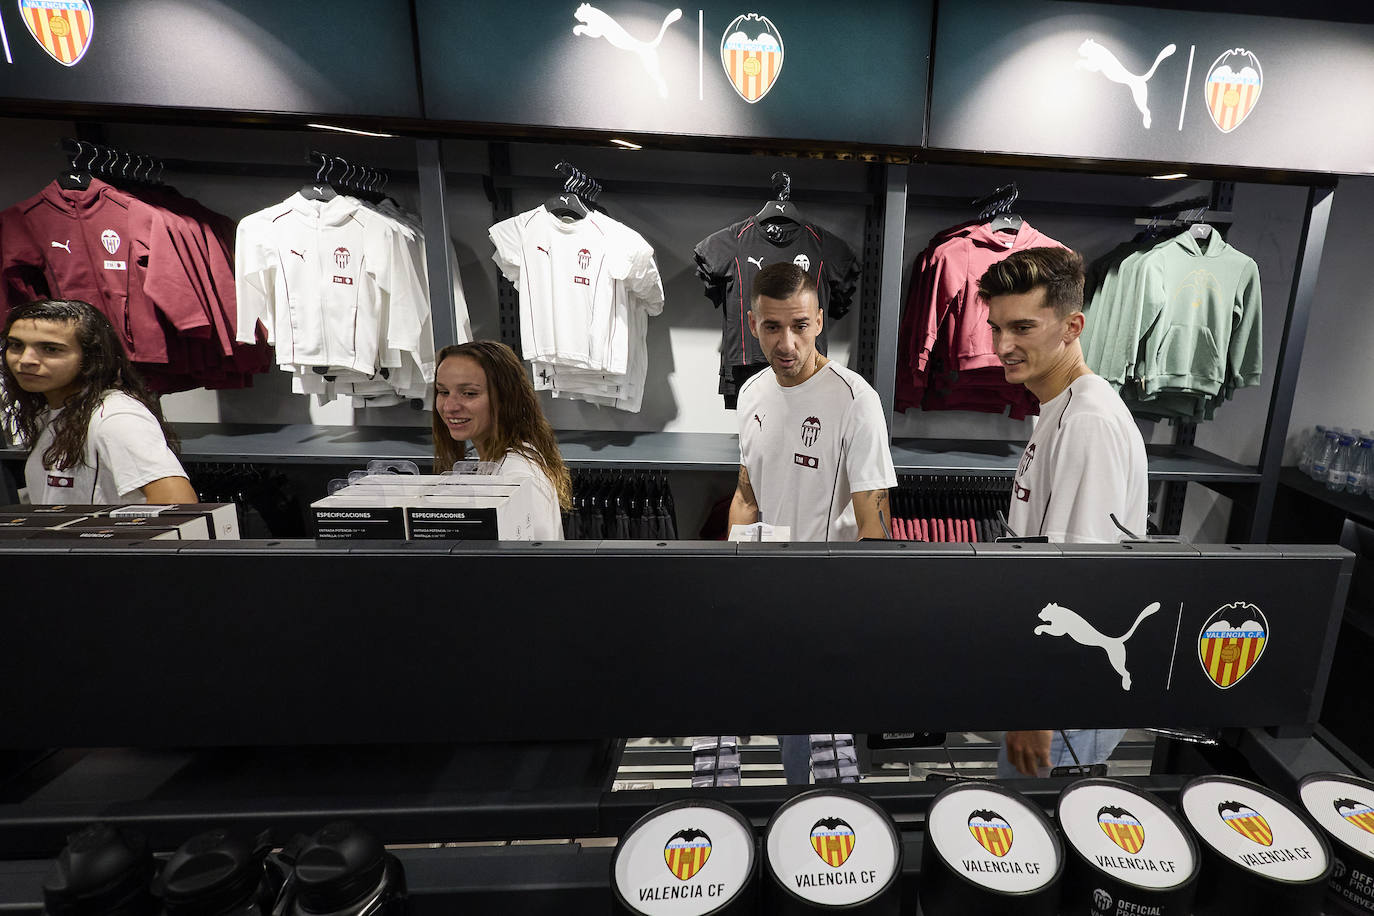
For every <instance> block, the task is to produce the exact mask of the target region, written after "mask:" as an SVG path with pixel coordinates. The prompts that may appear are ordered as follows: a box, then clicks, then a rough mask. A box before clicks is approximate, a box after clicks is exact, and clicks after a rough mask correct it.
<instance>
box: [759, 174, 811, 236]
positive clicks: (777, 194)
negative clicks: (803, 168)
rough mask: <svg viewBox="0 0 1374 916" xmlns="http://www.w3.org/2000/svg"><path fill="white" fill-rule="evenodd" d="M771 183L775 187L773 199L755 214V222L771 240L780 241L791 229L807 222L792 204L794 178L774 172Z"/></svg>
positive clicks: (770, 179)
mask: <svg viewBox="0 0 1374 916" xmlns="http://www.w3.org/2000/svg"><path fill="white" fill-rule="evenodd" d="M769 181H770V182H771V183H772V185H773V199H772V200H770V201H769V202H768V203H766V204H764V205H763V209H762V210H760V211H759V212H758V213H755V214H754V222H755V223H756V224H758V225H759V226H760V227H762V228H763V230H764V234H765V235H767V236H768V238H769V239H771V240H773V241H779V240H780V239H781V238H782V237H783V235H784V234H785V233H786V231H787V229H788V228H789V227H791V226H800V225H802V223H804V222H805V220H804V219H803V218H802V215H801V211H800V210H799V209H797V205H796V204H794V203H792V176H791V175H789V174H787V173H786V172H774V173H773V174H772V175H771V176H770V178H769Z"/></svg>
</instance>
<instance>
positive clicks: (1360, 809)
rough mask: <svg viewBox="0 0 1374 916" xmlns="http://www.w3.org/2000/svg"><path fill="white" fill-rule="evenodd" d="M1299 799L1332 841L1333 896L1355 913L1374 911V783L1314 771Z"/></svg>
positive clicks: (1330, 895)
mask: <svg viewBox="0 0 1374 916" xmlns="http://www.w3.org/2000/svg"><path fill="white" fill-rule="evenodd" d="M1298 797H1299V798H1300V799H1301V800H1302V806H1303V808H1304V809H1305V810H1306V811H1307V813H1308V814H1309V815H1311V817H1312V819H1313V820H1315V821H1316V822H1317V824H1318V826H1320V827H1321V829H1322V830H1323V831H1324V832H1325V834H1326V837H1327V839H1329V840H1330V841H1331V852H1332V856H1333V858H1334V863H1333V864H1334V867H1333V869H1332V872H1331V882H1330V884H1329V885H1328V886H1327V897H1328V899H1335V900H1337V901H1339V902H1340V904H1341V906H1342V907H1344V908H1345V909H1348V910H1351V911H1353V912H1356V913H1371V914H1374V782H1370V781H1369V780H1366V779H1359V778H1358V777H1355V776H1348V775H1346V774H1344V773H1315V774H1313V775H1311V776H1308V777H1307V778H1305V779H1304V780H1303V781H1302V782H1301V783H1299V785H1298ZM1328 909H1331V908H1330V907H1328Z"/></svg>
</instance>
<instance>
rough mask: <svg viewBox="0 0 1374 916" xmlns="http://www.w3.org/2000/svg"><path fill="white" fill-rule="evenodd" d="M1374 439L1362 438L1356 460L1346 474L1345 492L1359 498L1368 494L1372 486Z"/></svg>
mask: <svg viewBox="0 0 1374 916" xmlns="http://www.w3.org/2000/svg"><path fill="white" fill-rule="evenodd" d="M1372 461H1374V439H1371V438H1369V437H1368V436H1361V437H1360V439H1359V441H1358V443H1357V444H1356V448H1355V458H1354V459H1353V460H1352V461H1351V462H1350V469H1349V470H1348V471H1346V472H1345V491H1346V492H1347V493H1354V494H1355V495H1356V496H1358V495H1359V494H1361V493H1364V492H1366V491H1367V490H1368V489H1369V487H1370V484H1371V479H1374V478H1372V477H1371V475H1374V464H1371V462H1372Z"/></svg>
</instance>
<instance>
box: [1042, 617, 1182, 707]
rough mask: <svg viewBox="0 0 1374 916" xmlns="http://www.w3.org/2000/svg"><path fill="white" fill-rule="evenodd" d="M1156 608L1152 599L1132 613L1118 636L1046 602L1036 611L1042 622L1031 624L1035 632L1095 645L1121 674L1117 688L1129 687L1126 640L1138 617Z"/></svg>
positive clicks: (1130, 635)
mask: <svg viewBox="0 0 1374 916" xmlns="http://www.w3.org/2000/svg"><path fill="white" fill-rule="evenodd" d="M1157 610H1159V602H1158V601H1155V602H1152V603H1151V604H1149V605H1148V606H1146V608H1145V610H1143V611H1141V612H1140V613H1139V614H1138V615H1136V618H1135V623H1133V624H1131V628H1130V629H1129V630H1127V631H1126V632H1125V633H1123V634H1122V635H1121V636H1117V637H1112V636H1104V635H1103V634H1101V633H1099V632H1098V631H1097V628H1096V627H1094V626H1093V625H1092V624H1090V623H1088V621H1086V620H1084V619H1083V618H1082V617H1080V616H1079V615H1078V614H1077V613H1076V612H1074V611H1071V610H1069V609H1068V608H1066V607H1060V606H1059V605H1057V604H1055V603H1054V602H1050V603H1049V604H1047V605H1045V607H1044V609H1043V610H1041V611H1040V619H1041V620H1043V621H1045V622H1044V623H1042V624H1040V626H1038V627H1036V628H1035V635H1036V636H1068V637H1070V638H1071V639H1073V641H1074V642H1076V643H1078V644H1079V645H1080V646H1097V647H1098V648H1099V649H1101V650H1102V651H1103V652H1106V653H1107V661H1109V662H1111V663H1112V667H1113V668H1115V669H1116V673H1117V674H1119V675H1121V689H1122V690H1130V689H1131V672H1129V671H1127V670H1126V640H1128V639H1130V638H1131V637H1132V636H1134V635H1135V628H1136V627H1138V626H1140V622H1141V621H1142V620H1144V619H1145V618H1146V617H1149V616H1150V615H1151V614H1153V613H1154V612H1155V611H1157Z"/></svg>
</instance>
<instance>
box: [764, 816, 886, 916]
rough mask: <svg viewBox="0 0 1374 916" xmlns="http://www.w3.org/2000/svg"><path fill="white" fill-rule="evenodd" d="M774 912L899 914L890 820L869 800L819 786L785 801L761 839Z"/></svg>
mask: <svg viewBox="0 0 1374 916" xmlns="http://www.w3.org/2000/svg"><path fill="white" fill-rule="evenodd" d="M764 857H765V861H766V863H767V868H768V874H769V876H770V878H771V881H770V883H769V888H770V892H771V893H772V895H773V897H774V898H776V906H774V907H773V908H772V909H773V910H774V911H776V912H796V913H801V912H811V911H814V910H816V909H825V908H827V907H846V908H853V907H860V908H862V909H863V910H864V911H865V912H887V911H889V910H890V911H891V912H892V913H894V914H895V913H896V910H897V907H898V905H899V903H900V901H899V900H898V899H897V896H896V894H895V889H896V886H897V878H898V876H899V875H900V874H901V870H902V847H901V842H900V837H899V835H898V833H897V828H896V826H895V825H894V824H893V823H892V819H891V818H890V817H888V816H887V812H885V811H884V810H883V809H882V808H880V807H878V806H877V805H876V804H874V803H873V802H872V801H870V800H869V799H867V798H865V797H864V796H862V795H858V794H856V793H853V792H845V791H842V790H838V789H817V790H814V791H811V792H807V793H805V794H802V795H798V796H797V797H796V798H794V799H792V800H791V801H789V802H787V803H786V804H785V805H783V806H782V807H781V808H779V809H778V811H777V813H776V814H774V815H773V819H772V820H771V821H770V822H769V824H768V831H767V834H766V836H765V838H764Z"/></svg>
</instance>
